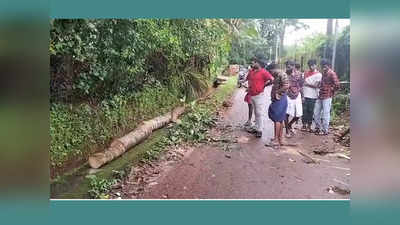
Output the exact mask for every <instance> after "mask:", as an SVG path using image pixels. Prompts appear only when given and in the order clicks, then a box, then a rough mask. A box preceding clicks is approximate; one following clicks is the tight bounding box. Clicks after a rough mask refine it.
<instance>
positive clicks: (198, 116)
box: [169, 106, 214, 144]
mask: <svg viewBox="0 0 400 225" xmlns="http://www.w3.org/2000/svg"><path fill="white" fill-rule="evenodd" d="M213 124H214V118H213V115H212V111H211V110H210V109H208V108H207V107H204V106H203V107H202V106H194V107H193V109H192V111H191V112H190V113H188V114H187V115H185V116H184V117H183V119H182V121H181V122H179V123H178V124H177V125H176V126H175V127H173V128H171V129H170V130H169V140H170V141H171V142H173V143H176V144H178V143H180V142H182V141H184V142H186V141H191V142H199V141H202V140H204V139H205V138H206V132H207V130H208V128H209V127H210V126H212V125H213Z"/></svg>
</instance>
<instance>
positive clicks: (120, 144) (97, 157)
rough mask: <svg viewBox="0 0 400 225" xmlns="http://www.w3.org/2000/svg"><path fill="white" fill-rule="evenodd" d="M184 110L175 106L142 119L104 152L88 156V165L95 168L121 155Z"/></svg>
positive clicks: (174, 119) (175, 118) (174, 118)
mask: <svg viewBox="0 0 400 225" xmlns="http://www.w3.org/2000/svg"><path fill="white" fill-rule="evenodd" d="M184 112H185V107H183V106H182V107H177V108H175V109H174V110H172V111H171V112H169V113H166V114H164V115H162V116H159V117H156V118H154V119H151V120H147V121H144V122H143V123H142V124H141V125H139V127H138V128H136V129H135V130H134V131H132V132H130V133H128V134H127V135H125V136H123V137H121V138H119V139H117V140H114V141H113V142H112V143H111V145H110V147H109V148H107V149H106V150H105V151H104V152H99V153H96V154H93V155H92V156H90V157H89V165H90V167H92V168H95V169H97V168H99V167H101V166H102V165H104V164H106V163H108V162H110V161H112V160H113V159H115V158H117V157H119V156H121V155H122V154H123V153H125V152H126V151H127V150H128V149H130V148H132V147H133V146H135V145H137V144H139V143H140V142H142V141H143V140H145V139H146V138H147V137H149V136H150V134H151V133H152V132H153V131H154V130H157V129H159V128H162V127H164V126H165V125H167V124H168V123H169V122H171V121H174V122H175V121H176V120H177V118H178V117H179V116H180V115H181V114H182V113H184Z"/></svg>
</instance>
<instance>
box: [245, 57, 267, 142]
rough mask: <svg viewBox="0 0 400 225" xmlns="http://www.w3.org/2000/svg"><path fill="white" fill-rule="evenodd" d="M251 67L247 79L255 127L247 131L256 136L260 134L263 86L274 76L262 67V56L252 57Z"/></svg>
mask: <svg viewBox="0 0 400 225" xmlns="http://www.w3.org/2000/svg"><path fill="white" fill-rule="evenodd" d="M252 67H253V69H252V70H250V72H249V75H248V76H247V80H248V83H249V91H248V93H249V95H250V98H251V102H252V106H253V108H254V114H255V115H254V116H255V123H256V124H255V127H253V128H252V129H250V130H249V132H252V133H255V134H256V137H261V136H262V128H263V124H262V112H263V109H264V108H263V107H264V104H263V103H264V101H265V99H264V94H263V93H264V87H265V86H266V84H268V82H272V81H273V80H274V78H273V77H272V75H271V74H270V73H269V72H268V71H266V70H265V69H264V61H263V58H262V57H254V58H253V65H252Z"/></svg>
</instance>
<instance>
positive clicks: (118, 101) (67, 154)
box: [50, 86, 179, 167]
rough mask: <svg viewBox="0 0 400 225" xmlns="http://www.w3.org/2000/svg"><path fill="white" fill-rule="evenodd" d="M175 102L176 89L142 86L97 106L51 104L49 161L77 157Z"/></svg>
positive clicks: (57, 164)
mask: <svg viewBox="0 0 400 225" xmlns="http://www.w3.org/2000/svg"><path fill="white" fill-rule="evenodd" d="M177 104H179V96H178V91H176V90H171V88H167V87H162V86H158V87H157V86H156V87H149V86H146V87H144V88H143V90H142V91H141V92H138V93H132V94H131V96H125V97H124V96H121V95H116V96H113V97H112V98H111V99H106V100H103V101H102V102H101V104H100V106H99V107H92V106H90V105H88V104H85V103H82V104H80V105H75V106H73V105H71V104H69V105H65V104H60V103H53V104H51V108H50V163H51V166H53V167H60V166H62V165H63V164H64V163H65V162H66V161H68V160H71V159H80V158H84V156H86V155H88V154H90V153H91V152H92V151H93V150H95V149H96V147H102V146H105V145H106V144H107V142H108V141H109V140H110V139H111V138H112V137H116V136H120V135H123V134H124V133H125V132H126V131H127V130H130V129H133V128H134V127H135V126H136V125H137V124H138V123H139V122H140V121H142V120H144V119H150V118H153V117H155V116H157V115H160V114H162V113H165V112H167V111H169V110H171V109H172V108H173V107H175V106H176V105H177Z"/></svg>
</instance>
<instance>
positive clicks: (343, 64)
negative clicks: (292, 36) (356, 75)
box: [282, 26, 350, 81]
mask: <svg viewBox="0 0 400 225" xmlns="http://www.w3.org/2000/svg"><path fill="white" fill-rule="evenodd" d="M325 46H326V47H327V50H326V52H327V58H328V59H331V58H332V51H333V40H330V39H329V38H328V36H326V35H325V34H315V35H313V36H309V37H306V38H305V39H304V40H303V41H302V42H301V43H300V44H299V45H297V46H291V47H289V48H288V49H287V51H286V55H285V56H284V57H283V60H282V61H286V60H287V59H294V60H296V61H297V62H299V63H301V58H303V61H302V62H303V64H302V68H303V69H308V68H307V61H308V60H309V59H317V60H318V61H319V60H320V59H322V58H323V55H324V48H325ZM335 71H336V73H337V74H338V76H339V79H340V80H347V81H349V80H350V26H347V27H346V28H345V29H344V30H343V31H342V32H341V33H340V34H339V35H338V40H337V45H336V62H335Z"/></svg>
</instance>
